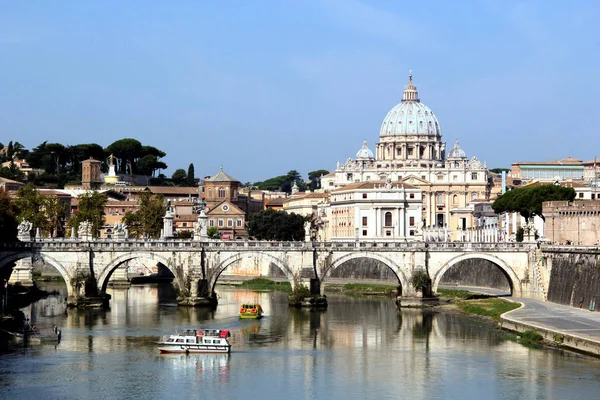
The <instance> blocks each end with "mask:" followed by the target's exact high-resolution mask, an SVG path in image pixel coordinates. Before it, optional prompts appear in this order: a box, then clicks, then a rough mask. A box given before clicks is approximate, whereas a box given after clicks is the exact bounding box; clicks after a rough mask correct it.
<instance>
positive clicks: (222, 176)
mask: <svg viewBox="0 0 600 400" xmlns="http://www.w3.org/2000/svg"><path fill="white" fill-rule="evenodd" d="M204 181H205V182H239V181H238V180H237V179H235V178H234V177H233V176H231V175H227V174H226V173H225V172H223V170H220V171H219V172H218V173H217V174H216V175H213V176H211V177H210V178H206V179H205V180H204Z"/></svg>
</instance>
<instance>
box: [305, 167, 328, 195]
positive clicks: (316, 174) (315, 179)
mask: <svg viewBox="0 0 600 400" xmlns="http://www.w3.org/2000/svg"><path fill="white" fill-rule="evenodd" d="M328 173H329V171H327V170H326V169H318V170H316V171H311V172H309V173H308V180H309V181H310V185H309V187H310V190H311V191H314V190H316V189H320V188H321V176H323V175H327V174H328Z"/></svg>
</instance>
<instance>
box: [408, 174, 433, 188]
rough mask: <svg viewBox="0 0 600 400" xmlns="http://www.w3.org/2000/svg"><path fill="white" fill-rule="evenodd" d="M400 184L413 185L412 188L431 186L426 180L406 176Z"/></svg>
mask: <svg viewBox="0 0 600 400" xmlns="http://www.w3.org/2000/svg"><path fill="white" fill-rule="evenodd" d="M400 182H404V183H408V184H410V185H414V186H421V185H431V182H429V181H428V180H425V179H422V178H419V177H418V176H415V175H408V176H406V177H404V178H402V180H401V181H400Z"/></svg>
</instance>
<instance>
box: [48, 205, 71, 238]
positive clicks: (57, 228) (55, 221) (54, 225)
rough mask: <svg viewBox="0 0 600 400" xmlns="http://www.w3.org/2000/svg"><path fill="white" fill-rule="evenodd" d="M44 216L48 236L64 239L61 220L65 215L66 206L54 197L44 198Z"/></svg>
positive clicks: (63, 228) (63, 227)
mask: <svg viewBox="0 0 600 400" xmlns="http://www.w3.org/2000/svg"><path fill="white" fill-rule="evenodd" d="M44 214H45V216H46V220H47V223H46V229H47V233H48V236H50V237H65V226H64V224H63V220H64V219H65V216H66V214H67V205H66V204H65V203H63V202H61V201H60V199H59V198H58V197H56V196H44Z"/></svg>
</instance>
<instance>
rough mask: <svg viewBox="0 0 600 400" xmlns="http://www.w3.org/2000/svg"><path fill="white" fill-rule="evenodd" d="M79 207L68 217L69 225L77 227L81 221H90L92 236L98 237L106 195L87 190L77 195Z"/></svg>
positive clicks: (106, 199)
mask: <svg viewBox="0 0 600 400" xmlns="http://www.w3.org/2000/svg"><path fill="white" fill-rule="evenodd" d="M78 199H79V209H78V210H77V212H76V213H75V214H74V215H73V216H71V218H70V219H69V222H68V225H69V227H72V228H75V230H77V229H79V224H80V223H82V222H83V221H88V222H91V224H92V236H93V237H98V234H99V233H100V229H101V228H102V226H103V225H104V215H105V214H104V207H105V206H106V202H107V201H108V197H107V196H106V194H104V193H99V192H88V193H84V194H81V195H79V196H78Z"/></svg>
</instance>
